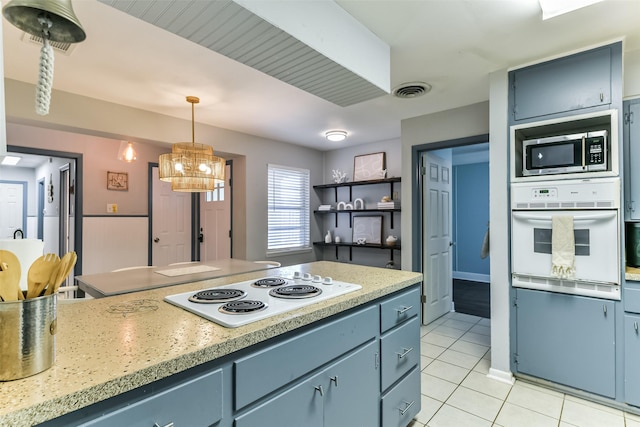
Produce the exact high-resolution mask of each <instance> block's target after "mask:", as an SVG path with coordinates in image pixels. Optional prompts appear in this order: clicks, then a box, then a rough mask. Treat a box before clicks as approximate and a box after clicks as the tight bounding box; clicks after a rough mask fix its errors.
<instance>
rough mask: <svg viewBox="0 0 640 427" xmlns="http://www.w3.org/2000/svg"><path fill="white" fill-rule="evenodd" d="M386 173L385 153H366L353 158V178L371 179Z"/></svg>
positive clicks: (355, 179) (383, 175) (379, 177)
mask: <svg viewBox="0 0 640 427" xmlns="http://www.w3.org/2000/svg"><path fill="white" fill-rule="evenodd" d="M385 175H386V169H385V153H384V152H382V153H373V154H365V155H362V156H355V157H354V159H353V180H354V181H371V180H373V179H382V178H384V177H385Z"/></svg>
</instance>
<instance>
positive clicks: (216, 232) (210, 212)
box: [200, 165, 231, 261]
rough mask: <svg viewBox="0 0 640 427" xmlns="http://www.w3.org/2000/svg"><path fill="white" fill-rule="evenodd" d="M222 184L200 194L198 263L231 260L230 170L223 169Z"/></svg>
mask: <svg viewBox="0 0 640 427" xmlns="http://www.w3.org/2000/svg"><path fill="white" fill-rule="evenodd" d="M224 176H225V180H224V184H220V185H216V189H215V190H214V191H211V192H208V193H200V234H201V235H202V242H201V243H200V261H213V260H216V259H226V258H231V186H230V183H231V168H230V166H229V165H227V167H226V168H225V175H224Z"/></svg>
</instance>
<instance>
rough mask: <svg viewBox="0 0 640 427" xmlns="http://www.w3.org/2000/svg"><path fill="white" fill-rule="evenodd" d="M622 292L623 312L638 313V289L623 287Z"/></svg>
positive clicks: (639, 308)
mask: <svg viewBox="0 0 640 427" xmlns="http://www.w3.org/2000/svg"><path fill="white" fill-rule="evenodd" d="M623 292H624V295H623V299H624V311H630V312H632V313H640V289H634V288H630V287H629V286H625V288H624V291H623Z"/></svg>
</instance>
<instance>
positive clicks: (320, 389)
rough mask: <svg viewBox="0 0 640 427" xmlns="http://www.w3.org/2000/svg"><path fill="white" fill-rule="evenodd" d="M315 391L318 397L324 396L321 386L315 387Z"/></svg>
mask: <svg viewBox="0 0 640 427" xmlns="http://www.w3.org/2000/svg"><path fill="white" fill-rule="evenodd" d="M316 391H318V392H320V396H324V390H323V389H322V386H321V385H318V386H316Z"/></svg>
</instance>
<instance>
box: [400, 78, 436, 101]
mask: <svg viewBox="0 0 640 427" xmlns="http://www.w3.org/2000/svg"><path fill="white" fill-rule="evenodd" d="M429 91H431V85H430V84H429V83H424V82H411V83H403V84H401V85H400V86H398V87H396V88H395V89H394V90H393V96H395V97H396V98H417V97H419V96H422V95H424V94H425V93H429Z"/></svg>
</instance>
